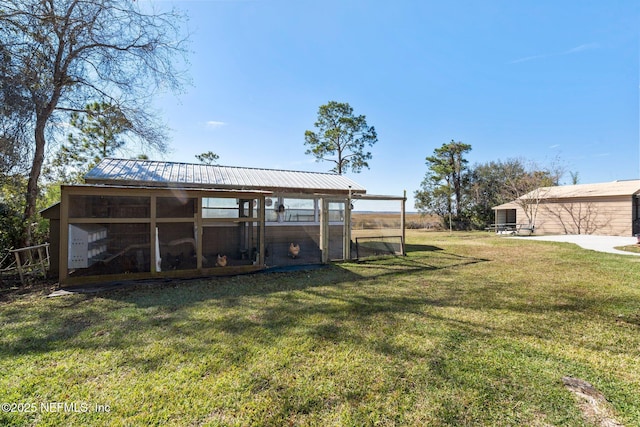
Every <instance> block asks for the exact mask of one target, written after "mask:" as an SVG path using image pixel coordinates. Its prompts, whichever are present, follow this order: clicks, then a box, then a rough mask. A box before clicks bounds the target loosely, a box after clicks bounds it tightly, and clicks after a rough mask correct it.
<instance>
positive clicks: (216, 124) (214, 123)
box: [206, 120, 226, 129]
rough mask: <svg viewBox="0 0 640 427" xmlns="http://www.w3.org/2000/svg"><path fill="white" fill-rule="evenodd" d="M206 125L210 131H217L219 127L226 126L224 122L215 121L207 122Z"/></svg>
mask: <svg viewBox="0 0 640 427" xmlns="http://www.w3.org/2000/svg"><path fill="white" fill-rule="evenodd" d="M206 124H207V127H208V128H211V129H217V128H219V127H222V126H224V125H226V123H225V122H220V121H217V120H209V121H208V122H207V123H206Z"/></svg>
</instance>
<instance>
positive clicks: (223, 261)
mask: <svg viewBox="0 0 640 427" xmlns="http://www.w3.org/2000/svg"><path fill="white" fill-rule="evenodd" d="M226 266H227V256H226V255H222V256H220V254H218V259H217V261H216V267H226Z"/></svg>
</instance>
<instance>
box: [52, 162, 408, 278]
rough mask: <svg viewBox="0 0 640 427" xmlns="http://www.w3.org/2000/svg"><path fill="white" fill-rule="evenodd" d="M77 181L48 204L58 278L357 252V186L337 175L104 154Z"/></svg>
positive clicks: (250, 267) (245, 268)
mask: <svg viewBox="0 0 640 427" xmlns="http://www.w3.org/2000/svg"><path fill="white" fill-rule="evenodd" d="M85 180H86V182H87V184H86V185H68V186H62V188H61V194H62V196H61V202H60V204H59V215H57V212H58V209H52V208H50V209H49V210H48V212H49V215H50V218H51V227H52V232H51V236H52V241H51V247H52V248H59V251H58V252H57V253H56V254H55V255H54V256H53V257H52V258H55V259H57V260H58V263H57V264H58V267H59V268H58V270H59V279H60V282H61V283H63V284H78V283H87V282H91V281H96V282H98V281H112V280H122V279H137V278H153V277H193V276H202V275H227V274H239V273H245V272H252V271H257V270H260V269H265V268H269V267H281V266H291V265H304V264H317V263H327V262H330V261H332V260H347V259H352V258H354V257H355V256H356V254H357V246H358V244H357V242H354V240H353V236H352V228H353V220H352V210H353V203H355V202H356V200H357V202H358V203H360V200H361V199H362V198H363V197H365V192H366V191H365V189H364V188H362V187H360V186H359V185H358V184H356V183H354V182H353V181H351V180H349V179H348V178H345V177H344V176H341V175H335V174H326V173H315V172H299V171H283V170H269V169H250V168H236V167H226V166H217V165H196V164H186V163H173V162H159V161H149V160H122V159H105V160H103V161H102V162H101V163H99V164H98V166H96V167H95V168H94V169H93V170H92V171H90V172H89V173H88V174H87V175H86V176H85ZM366 197H368V196H366ZM379 197H383V198H384V199H387V197H386V196H379ZM374 198H375V196H374ZM391 199H392V200H404V198H394V197H392V198H391ZM376 200H378V199H376ZM403 203H404V202H403ZM403 209H404V205H402V210H403ZM58 216H59V219H58ZM54 228H55V230H54ZM54 231H55V232H54ZM53 239H55V240H57V241H54V240H53ZM402 250H403V249H402ZM396 252H397V251H396Z"/></svg>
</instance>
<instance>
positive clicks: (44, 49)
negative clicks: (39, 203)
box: [0, 0, 185, 241]
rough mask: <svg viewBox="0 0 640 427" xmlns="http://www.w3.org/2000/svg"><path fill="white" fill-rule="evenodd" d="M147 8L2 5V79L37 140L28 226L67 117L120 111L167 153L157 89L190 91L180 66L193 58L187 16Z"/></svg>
mask: <svg viewBox="0 0 640 427" xmlns="http://www.w3.org/2000/svg"><path fill="white" fill-rule="evenodd" d="M146 7H147V6H144V7H143V6H141V5H140V2H134V1H130V0H93V1H84V0H0V45H2V46H3V58H2V60H3V61H4V62H3V65H2V67H0V72H2V75H1V76H0V80H5V79H6V80H7V81H11V82H12V85H13V87H14V92H15V93H14V94H13V97H12V99H13V101H12V102H15V103H16V104H15V105H18V104H19V102H26V105H27V107H28V111H29V120H28V125H29V128H28V129H29V132H30V133H31V135H32V136H31V137H30V139H31V143H30V150H31V152H32V154H33V161H32V162H31V164H30V171H29V178H28V182H27V189H26V192H25V194H26V203H25V211H24V217H25V219H28V218H31V217H33V215H34V214H35V209H36V200H37V196H38V180H39V178H40V174H41V171H42V166H43V163H44V157H45V149H46V145H47V144H46V142H47V140H48V139H53V138H54V137H55V129H60V126H57V125H58V124H59V123H61V122H63V121H64V114H68V113H69V112H74V111H75V112H83V111H85V106H86V105H87V103H89V102H93V101H96V102H99V103H105V104H109V105H113V106H117V108H118V109H119V110H120V111H121V112H122V114H123V115H124V116H125V117H126V118H127V120H129V122H130V123H131V124H132V129H131V132H132V133H133V134H135V135H136V136H137V137H139V138H140V140H141V141H143V142H145V143H147V144H149V145H151V146H153V147H155V148H157V149H160V150H162V149H163V148H164V147H165V138H164V132H163V130H164V127H163V126H162V125H161V124H160V123H158V120H157V118H156V116H155V115H154V114H153V112H150V111H149V109H148V105H149V99H150V97H151V96H152V95H153V94H154V93H155V92H156V91H157V90H159V89H160V90H166V89H170V90H176V89H178V88H180V87H181V85H182V84H183V81H184V79H183V73H182V71H180V70H179V69H178V68H177V64H178V63H179V61H176V56H181V55H183V54H184V53H185V48H184V38H183V37H182V36H181V22H182V17H181V16H180V15H179V14H178V13H176V12H175V11H170V12H154V11H147V10H146V9H145V8H146ZM16 108H17V107H16ZM12 109H13V107H12ZM26 240H27V241H28V240H29V238H28V236H27V239H26Z"/></svg>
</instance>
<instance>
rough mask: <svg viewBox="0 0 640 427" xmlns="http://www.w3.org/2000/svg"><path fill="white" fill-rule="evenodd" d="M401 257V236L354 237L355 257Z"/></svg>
mask: <svg viewBox="0 0 640 427" xmlns="http://www.w3.org/2000/svg"><path fill="white" fill-rule="evenodd" d="M379 255H402V236H369V237H356V257H357V258H366V257H372V256H379Z"/></svg>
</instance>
